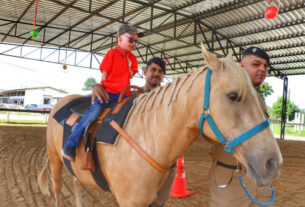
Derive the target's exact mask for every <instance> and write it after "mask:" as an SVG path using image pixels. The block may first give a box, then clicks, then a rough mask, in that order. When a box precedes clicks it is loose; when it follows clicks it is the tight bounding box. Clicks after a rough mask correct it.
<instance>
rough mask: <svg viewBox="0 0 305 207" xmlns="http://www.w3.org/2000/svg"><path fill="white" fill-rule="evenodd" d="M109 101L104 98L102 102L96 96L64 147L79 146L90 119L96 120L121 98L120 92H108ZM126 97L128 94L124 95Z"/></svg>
mask: <svg viewBox="0 0 305 207" xmlns="http://www.w3.org/2000/svg"><path fill="white" fill-rule="evenodd" d="M108 95H109V101H108V103H106V102H105V101H104V100H103V103H100V102H99V100H98V99H97V98H96V99H95V101H94V104H93V105H91V106H89V107H88V110H87V112H86V113H85V114H84V116H83V117H82V118H81V120H80V121H79V122H78V123H77V126H76V127H75V130H74V131H73V132H72V134H71V135H70V136H69V138H68V140H67V142H66V144H65V146H64V148H70V147H78V145H79V142H80V140H81V138H82V136H83V133H84V131H85V129H86V126H87V125H88V124H89V122H90V121H92V120H96V119H97V118H98V117H99V116H100V115H101V113H102V112H103V111H104V110H105V109H106V108H107V107H108V106H109V105H110V104H111V103H113V102H115V101H117V100H118V99H119V96H120V94H119V93H108ZM124 97H126V96H124Z"/></svg>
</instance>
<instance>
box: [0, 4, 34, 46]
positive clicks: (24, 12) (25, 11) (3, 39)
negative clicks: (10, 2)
mask: <svg viewBox="0 0 305 207" xmlns="http://www.w3.org/2000/svg"><path fill="white" fill-rule="evenodd" d="M34 3H35V0H32V2H31V3H30V4H29V5H28V7H27V8H26V9H25V10H24V11H23V13H22V14H21V15H20V17H19V18H18V20H17V21H16V23H15V24H14V25H13V26H12V27H11V29H10V30H9V31H8V32H7V33H6V35H5V36H4V37H3V38H2V40H1V42H4V41H5V39H6V38H7V36H8V34H9V33H11V31H12V30H13V29H14V28H15V27H16V26H17V23H18V22H19V21H20V20H21V19H22V18H23V17H24V15H25V14H26V13H27V12H28V11H29V10H30V8H31V7H32V6H33V4H34Z"/></svg>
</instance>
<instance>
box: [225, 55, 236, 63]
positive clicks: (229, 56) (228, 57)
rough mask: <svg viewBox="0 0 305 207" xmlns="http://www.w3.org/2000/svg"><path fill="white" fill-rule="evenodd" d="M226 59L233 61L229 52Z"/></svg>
mask: <svg viewBox="0 0 305 207" xmlns="http://www.w3.org/2000/svg"><path fill="white" fill-rule="evenodd" d="M226 61H233V62H234V59H233V56H232V53H229V54H228V55H227V56H226Z"/></svg>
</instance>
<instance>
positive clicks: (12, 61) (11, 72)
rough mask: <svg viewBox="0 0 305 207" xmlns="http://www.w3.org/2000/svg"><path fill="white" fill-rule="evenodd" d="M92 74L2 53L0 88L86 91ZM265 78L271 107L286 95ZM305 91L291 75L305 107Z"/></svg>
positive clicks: (302, 79)
mask: <svg viewBox="0 0 305 207" xmlns="http://www.w3.org/2000/svg"><path fill="white" fill-rule="evenodd" d="M89 77H93V78H95V79H96V81H97V82H100V79H101V73H100V71H99V70H94V69H88V68H82V67H74V66H68V69H67V70H66V71H65V70H63V69H62V65H61V64H55V63H47V62H41V61H35V60H28V59H22V58H17V57H8V56H3V55H0V90H12V89H18V88H28V87H40V86H51V87H54V88H57V89H63V90H65V91H67V92H68V93H82V94H83V93H84V92H83V91H82V88H83V87H84V83H85V81H86V80H87V79H88V78H89ZM265 81H266V82H268V83H269V84H270V85H271V86H272V88H273V91H274V92H273V94H272V95H270V96H268V97H267V98H266V104H267V105H268V106H269V107H271V106H272V104H273V103H274V102H275V101H276V100H277V99H278V97H280V96H282V94H283V80H282V79H279V78H276V77H267V78H266V80H265ZM131 84H133V85H138V86H143V85H144V84H145V80H144V79H142V78H136V77H135V78H133V79H132V82H131ZM304 90H305V75H298V76H288V96H289V97H290V99H291V101H292V102H294V103H295V104H296V105H297V106H299V107H300V108H301V109H305V96H304Z"/></svg>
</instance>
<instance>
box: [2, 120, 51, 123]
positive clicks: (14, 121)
mask: <svg viewBox="0 0 305 207" xmlns="http://www.w3.org/2000/svg"><path fill="white" fill-rule="evenodd" d="M0 123H5V124H48V123H47V122H45V121H35V120H33V121H31V120H9V121H3V120H0Z"/></svg>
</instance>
